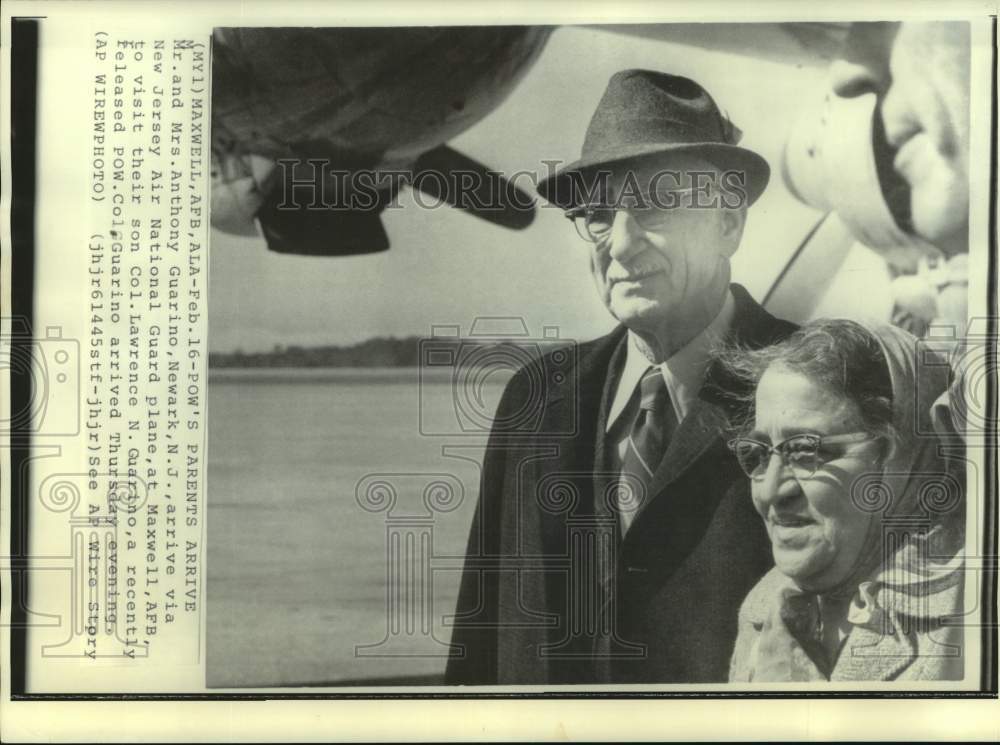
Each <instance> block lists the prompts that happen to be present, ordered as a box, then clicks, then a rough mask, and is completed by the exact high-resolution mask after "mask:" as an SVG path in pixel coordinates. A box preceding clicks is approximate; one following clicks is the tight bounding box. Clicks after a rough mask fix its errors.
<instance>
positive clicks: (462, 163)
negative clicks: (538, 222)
mask: <svg viewBox="0 0 1000 745" xmlns="http://www.w3.org/2000/svg"><path fill="white" fill-rule="evenodd" d="M412 186H413V187H414V188H415V189H419V190H420V191H421V192H423V193H424V194H426V195H428V196H430V197H434V198H435V199H440V200H442V201H444V202H447V203H448V204H450V205H452V206H453V207H457V208H458V209H460V210H464V211H466V212H469V213H470V214H473V215H475V216H476V217H479V218H481V219H483V220H486V221H487V222H491V223H493V224H494V225H500V226H503V227H505V228H513V229H515V230H521V229H523V228H526V227H528V226H529V225H531V223H532V221H533V220H534V219H535V200H534V199H533V198H532V197H531V195H530V194H528V193H526V192H525V191H523V190H521V189H518V188H517V187H516V186H514V184H512V183H511V182H510V181H508V180H507V179H506V178H504V177H503V176H501V175H500V174H499V173H497V172H496V171H490V170H489V169H488V168H487V167H486V166H484V165H483V164H482V163H478V162H476V161H474V160H472V158H469V157H468V156H466V155H463V154H462V153H460V152H458V151H457V150H453V149H452V148H450V147H448V146H447V145H442V146H440V147H437V148H434V149H433V150H429V151H427V152H426V153H424V154H423V155H421V156H420V157H419V158H417V161H416V163H415V166H414V175H413V182H412Z"/></svg>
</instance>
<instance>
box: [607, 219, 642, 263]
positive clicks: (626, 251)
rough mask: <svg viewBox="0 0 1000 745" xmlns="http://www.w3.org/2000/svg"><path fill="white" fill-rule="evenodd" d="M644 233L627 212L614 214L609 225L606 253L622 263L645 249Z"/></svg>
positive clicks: (637, 222) (636, 221)
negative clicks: (609, 232)
mask: <svg viewBox="0 0 1000 745" xmlns="http://www.w3.org/2000/svg"><path fill="white" fill-rule="evenodd" d="M646 247H647V246H646V231H645V230H643V229H642V226H641V225H639V221H638V220H636V218H635V216H634V215H632V214H631V213H629V211H628V210H618V211H616V212H615V219H614V222H613V223H611V237H610V242H609V244H608V253H609V254H610V255H611V257H612V258H613V259H614V260H615V261H618V262H621V263H624V262H626V261H628V260H629V259H630V258H631V257H632V256H635V255H636V254H638V253H641V252H642V251H644V250H645V249H646Z"/></svg>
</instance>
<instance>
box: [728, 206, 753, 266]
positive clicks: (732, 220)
mask: <svg viewBox="0 0 1000 745" xmlns="http://www.w3.org/2000/svg"><path fill="white" fill-rule="evenodd" d="M746 224H747V208H746V207H735V208H731V207H726V206H723V207H722V237H723V238H724V239H725V241H726V246H727V247H728V254H729V255H730V256H732V255H733V254H734V253H736V249H737V248H738V247H739V245H740V239H741V238H742V237H743V228H744V227H745V226H746Z"/></svg>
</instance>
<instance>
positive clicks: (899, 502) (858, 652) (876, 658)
mask: <svg viewBox="0 0 1000 745" xmlns="http://www.w3.org/2000/svg"><path fill="white" fill-rule="evenodd" d="M926 352H927V350H921V349H919V348H918V346H917V340H916V339H915V338H914V337H912V336H911V335H909V334H908V333H906V332H905V331H902V330H900V329H897V328H894V327H891V326H881V325H868V324H865V325H864V326H862V325H859V324H857V323H854V322H851V321H840V320H837V321H833V320H821V321H817V322H813V323H811V324H808V325H806V326H804V327H803V328H802V329H800V330H799V331H798V332H796V333H795V334H794V335H793V336H791V337H790V338H789V339H787V340H786V341H785V342H782V343H781V344H778V345H776V346H773V347H770V348H767V349H764V350H760V351H757V352H738V353H735V354H733V355H731V358H730V360H729V361H730V364H731V366H732V367H733V368H734V369H735V370H736V371H737V372H738V373H742V374H744V375H747V376H749V377H751V379H752V380H753V381H754V382H755V383H756V392H755V395H754V400H753V417H752V431H750V432H748V433H747V434H745V435H743V436H741V437H737V438H736V439H734V440H732V442H730V447H731V448H732V449H733V451H734V452H735V453H736V456H737V459H738V460H739V463H740V465H741V467H742V468H743V470H744V471H745V472H746V473H747V475H748V476H749V477H750V479H751V494H752V497H753V502H754V506H755V508H756V510H757V512H758V513H759V514H760V516H761V518H762V519H763V520H764V524H765V527H766V529H767V533H768V536H769V537H770V539H771V545H772V551H773V554H774V561H775V567H774V569H772V570H771V571H770V572H769V573H768V574H767V575H765V576H764V578H763V579H762V580H761V581H760V582H759V583H758V584H757V585H756V587H754V589H753V590H751V592H750V594H749V595H748V596H747V598H746V600H745V601H744V603H743V606H742V608H741V610H740V615H739V632H738V637H737V641H736V647H735V651H734V653H733V657H732V662H731V666H730V680H731V681H734V682H751V681H752V682H771V681H773V682H793V681H823V680H834V681H837V680H842V681H850V680H904V679H906V680H956V679H961V678H962V677H963V675H962V671H963V664H964V657H963V656H962V634H961V631H962V628H961V626H960V624H961V608H962V591H963V583H962V574H963V568H964V567H963V553H962V546H963V527H964V525H963V523H964V514H965V510H964V499H963V487H962V484H963V483H964V481H963V478H960V477H959V475H958V473H957V471H956V472H952V470H953V469H954V465H953V464H952V463H949V462H948V461H946V460H945V459H944V458H943V457H942V455H941V452H942V448H941V447H940V446H941V444H942V441H941V440H939V439H938V438H937V437H936V436H935V435H934V429H933V424H932V415H931V405H932V403H933V402H934V400H935V399H936V398H937V397H938V396H939V395H940V394H941V392H942V391H943V390H944V389H945V386H946V384H947V364H946V363H944V362H943V361H940V365H938V364H934V363H935V362H937V361H936V360H933V359H932V358H931V357H930V355H929V353H926ZM956 460H957V459H956Z"/></svg>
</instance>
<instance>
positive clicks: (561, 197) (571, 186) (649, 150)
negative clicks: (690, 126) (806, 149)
mask: <svg viewBox="0 0 1000 745" xmlns="http://www.w3.org/2000/svg"><path fill="white" fill-rule="evenodd" d="M681 154H684V155H694V156H698V157H699V158H702V159H704V160H706V161H708V162H709V163H711V164H712V165H714V166H716V167H717V168H719V169H721V170H723V171H736V172H742V173H744V174H745V182H744V184H743V187H744V188H745V190H746V194H747V205H748V206H749V205H751V204H753V203H754V202H756V201H757V198H758V197H760V195H761V194H762V193H763V192H764V189H765V187H766V186H767V184H768V181H770V178H771V167H770V166H769V165H768V164H767V161H766V160H764V158H763V157H761V156H760V155H758V154H757V153H755V152H754V151H752V150H747V149H746V148H742V147H739V146H738V145H728V144H726V143H723V142H701V143H683V144H679V143H645V144H642V145H631V146H627V147H620V148H617V149H616V150H615V151H614V153H597V154H594V155H592V156H590V157H588V158H581V159H580V160H577V161H575V162H573V163H570V164H569V165H567V166H566V167H565V168H563V169H562V170H560V171H557V172H556V173H554V174H553V175H551V176H549V177H548V178H546V179H543V180H542V181H541V182H540V183H539V184H538V193H539V194H540V195H541V197H542V198H543V199H545V200H546V201H548V202H551V203H552V204H555V205H556V206H558V207H561V208H563V209H569V208H570V207H575V206H576V205H577V203H578V197H579V196H580V191H581V190H580V189H579V188H578V187H579V179H580V177H581V176H582V177H583V178H584V179H585V180H586V177H587V175H588V174H590V175H593V174H595V173H597V172H599V171H601V170H611V168H612V167H613V166H616V165H621V164H622V163H625V162H627V161H630V160H635V159H637V158H648V157H652V156H663V157H662V160H663V162H664V166H665V167H667V168H669V157H670V155H681Z"/></svg>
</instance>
